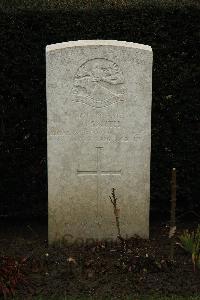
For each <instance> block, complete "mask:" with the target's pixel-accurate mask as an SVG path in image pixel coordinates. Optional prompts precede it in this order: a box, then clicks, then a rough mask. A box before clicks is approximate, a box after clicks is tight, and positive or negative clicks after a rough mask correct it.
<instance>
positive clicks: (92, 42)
mask: <svg viewBox="0 0 200 300" xmlns="http://www.w3.org/2000/svg"><path fill="white" fill-rule="evenodd" d="M86 46H114V47H126V48H134V49H140V50H146V51H151V52H152V48H151V47H150V46H148V45H143V44H138V43H132V42H126V41H117V40H78V41H70V42H63V43H57V44H51V45H47V46H46V52H50V51H55V50H61V49H64V48H72V47H86Z"/></svg>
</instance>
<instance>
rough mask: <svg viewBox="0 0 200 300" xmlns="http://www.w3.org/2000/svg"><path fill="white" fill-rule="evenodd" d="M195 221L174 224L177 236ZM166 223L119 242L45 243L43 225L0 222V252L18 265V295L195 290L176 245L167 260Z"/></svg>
mask: <svg viewBox="0 0 200 300" xmlns="http://www.w3.org/2000/svg"><path fill="white" fill-rule="evenodd" d="M195 227H196V223H188V224H185V225H183V224H179V225H178V230H177V233H176V242H177V243H178V242H179V240H178V235H179V234H180V233H181V232H182V231H183V230H184V229H185V228H189V229H192V228H195ZM168 233H169V227H168V226H167V225H166V224H160V223H159V224H153V225H151V232H150V239H149V240H143V239H140V238H139V237H137V236H135V237H132V238H130V239H128V240H127V241H126V243H125V244H122V243H120V242H114V241H113V242H109V241H107V242H106V241H104V242H95V243H91V242H85V241H82V242H81V241H79V242H78V241H77V242H75V243H74V244H73V245H68V244H66V243H60V244H58V243H57V244H55V245H51V246H48V243H47V226H46V224H39V223H30V222H25V223H23V224H22V222H19V223H18V224H16V223H13V224H10V223H9V224H8V223H7V222H1V226H0V256H1V257H3V256H11V257H14V258H15V259H16V260H19V259H20V258H22V257H27V260H26V262H25V263H24V266H23V268H22V269H23V273H24V274H25V276H26V278H27V280H28V283H26V284H22V285H19V286H18V289H17V295H18V296H19V297H20V299H29V297H30V298H31V297H32V296H33V295H44V296H47V297H49V296H50V295H57V296H59V295H69V296H74V297H77V296H92V297H93V298H96V299H98V298H100V297H103V298H106V297H111V298H113V299H115V298H116V299H118V298H121V299H123V298H124V297H125V296H127V295H151V294H154V293H157V294H162V295H171V294H176V295H188V296H191V295H194V294H198V293H200V270H196V272H194V271H193V265H192V262H191V256H190V254H188V253H186V252H185V251H184V250H183V249H182V248H181V247H180V246H179V245H178V244H176V246H175V256H174V260H170V258H169V253H170V241H169V238H168Z"/></svg>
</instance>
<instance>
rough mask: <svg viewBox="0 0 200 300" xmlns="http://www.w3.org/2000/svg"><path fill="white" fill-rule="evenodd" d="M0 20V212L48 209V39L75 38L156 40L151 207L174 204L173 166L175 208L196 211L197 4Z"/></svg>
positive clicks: (199, 129) (199, 184)
mask: <svg viewBox="0 0 200 300" xmlns="http://www.w3.org/2000/svg"><path fill="white" fill-rule="evenodd" d="M0 26H1V31H0V41H1V47H0V56H1V60H2V63H1V71H0V82H1V85H0V114H1V121H0V129H1V134H0V151H1V152H0V153H1V157H0V164H1V183H0V209H1V212H0V215H9V216H15V215H19V216H21V217H22V216H28V217H31V216H44V215H46V214H47V159H46V99H45V46H46V45H47V44H52V43H57V42H62V41H69V40H78V39H116V40H126V41H131V42H136V43H143V44H147V45H151V46H152V48H153V52H154V66H153V107H152V161H151V210H152V212H155V211H157V212H158V211H159V214H160V213H161V212H167V211H168V210H169V207H170V202H169V200H170V174H171V168H172V167H176V168H177V180H178V190H177V198H178V199H177V201H178V203H177V205H178V212H180V213H181V212H186V211H188V210H189V209H192V210H195V211H196V212H198V209H199V208H200V138H199V136H200V97H199V96H200V10H198V9H195V8H192V7H190V8H189V7H182V8H168V9H165V10H164V9H159V8H149V9H147V8H143V9H142V8H138V9H131V10H130V9H129V10H123V11H116V10H107V11H106V10H104V11H94V10H93V11H76V12H75V11H74V12H59V11H51V12H30V11H29V12H17V13H14V12H12V13H8V12H7V13H1V16H0ZM108 196H109V195H108Z"/></svg>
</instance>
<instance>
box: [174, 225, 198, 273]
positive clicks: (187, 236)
mask: <svg viewBox="0 0 200 300" xmlns="http://www.w3.org/2000/svg"><path fill="white" fill-rule="evenodd" d="M179 239H180V241H181V245H182V247H183V248H184V249H185V250H186V251H187V252H189V253H191V255H192V263H193V266H194V271H195V268H196V266H197V267H198V268H200V225H198V227H197V229H196V230H195V231H192V232H189V231H188V230H185V231H184V232H183V234H182V235H180V237H179Z"/></svg>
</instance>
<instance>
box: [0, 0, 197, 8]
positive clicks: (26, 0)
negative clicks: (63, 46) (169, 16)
mask: <svg viewBox="0 0 200 300" xmlns="http://www.w3.org/2000/svg"><path fill="white" fill-rule="evenodd" d="M150 6H151V7H152V6H158V7H163V8H166V7H171V6H173V7H185V6H195V7H199V8H200V2H199V0H182V1H179V0H9V1H8V0H0V8H1V9H5V10H15V9H17V10H52V9H59V10H73V9H75V10H76V9H108V8H116V9H117V8H120V9H121V8H131V7H134V8H138V7H150Z"/></svg>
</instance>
